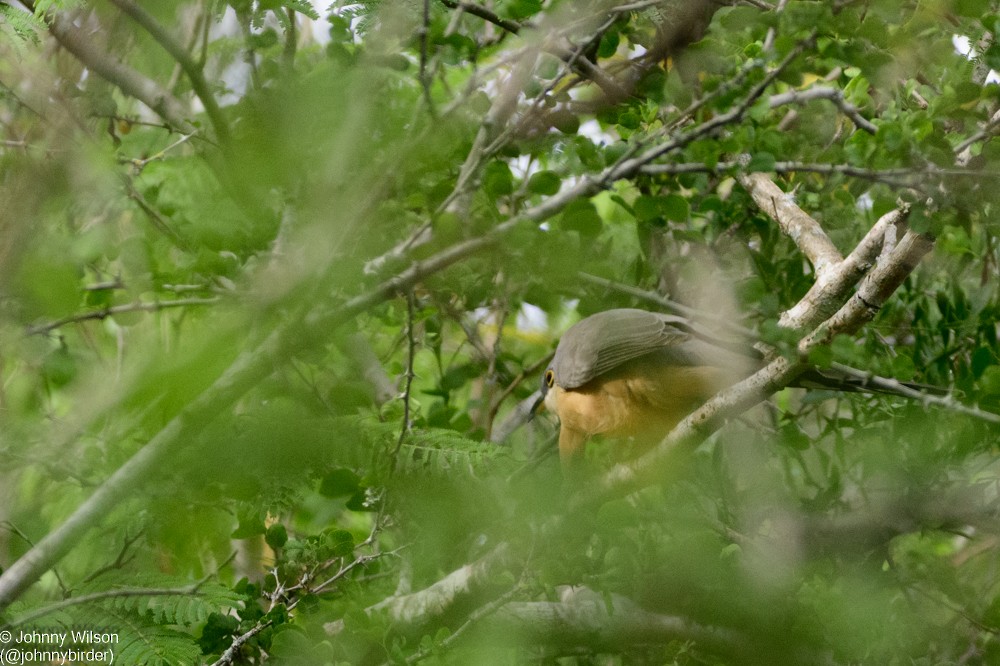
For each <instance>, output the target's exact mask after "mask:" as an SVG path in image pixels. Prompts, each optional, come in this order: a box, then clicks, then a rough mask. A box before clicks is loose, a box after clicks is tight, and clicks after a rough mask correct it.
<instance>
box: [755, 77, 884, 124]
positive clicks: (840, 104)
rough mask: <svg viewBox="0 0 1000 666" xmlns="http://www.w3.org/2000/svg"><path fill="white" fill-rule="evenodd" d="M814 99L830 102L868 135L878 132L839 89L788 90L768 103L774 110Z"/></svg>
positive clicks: (817, 87)
mask: <svg viewBox="0 0 1000 666" xmlns="http://www.w3.org/2000/svg"><path fill="white" fill-rule="evenodd" d="M816 99H827V100H830V101H831V102H833V103H834V104H835V105H836V106H837V108H838V109H840V111H841V112H842V113H843V114H844V115H845V116H847V117H848V118H850V119H851V120H852V121H853V122H854V124H855V125H857V126H858V127H860V128H861V129H863V130H864V131H866V132H868V133H869V134H875V133H876V132H877V131H878V127H876V126H875V125H874V124H872V122H871V121H870V120H868V119H867V118H865V117H864V116H862V115H861V112H860V111H859V110H858V107H856V106H854V105H853V104H851V103H850V102H848V101H847V100H846V99H844V93H843V91H842V90H840V89H839V88H827V87H825V86H816V87H815V88H808V89H806V90H790V91H788V92H784V93H780V94H778V95H772V96H771V99H770V100H769V103H770V105H771V108H772V109H774V108H777V107H779V106H785V105H786V104H805V103H807V102H811V101H813V100H816Z"/></svg>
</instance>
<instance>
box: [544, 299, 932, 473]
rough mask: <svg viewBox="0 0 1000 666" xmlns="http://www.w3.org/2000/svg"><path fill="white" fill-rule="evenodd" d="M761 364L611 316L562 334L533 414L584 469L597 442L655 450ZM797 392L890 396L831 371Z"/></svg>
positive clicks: (631, 312) (727, 346)
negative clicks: (542, 416) (553, 429)
mask: <svg viewBox="0 0 1000 666" xmlns="http://www.w3.org/2000/svg"><path fill="white" fill-rule="evenodd" d="M762 359H763V354H761V352H759V351H758V350H757V349H755V348H754V347H752V346H751V345H750V344H749V343H747V342H746V341H737V342H733V341H732V340H725V339H722V338H719V337H718V336H714V335H713V334H711V333H709V332H707V331H706V330H705V328H704V327H700V326H697V325H695V324H694V323H692V322H691V321H690V320H688V319H685V318H683V317H678V316H674V315H668V314H662V313H657V312H649V311H647V310H640V309H636V308H619V309H613V310H606V311H604V312H598V313H596V314H593V315H590V316H589V317H586V318H584V319H582V320H580V321H579V322H577V323H576V324H574V325H573V326H571V327H570V328H569V329H568V330H567V331H566V332H565V333H564V334H563V336H562V338H561V339H560V340H559V344H558V346H557V347H556V351H555V355H554V356H553V357H552V361H551V363H549V365H548V367H547V368H546V369H545V372H544V374H543V375H542V378H541V386H540V397H539V398H538V399H537V400H536V401H535V403H534V405H533V406H532V414H534V413H535V412H537V411H538V410H540V409H541V408H542V406H543V405H544V408H545V409H546V410H548V411H550V412H552V413H554V414H555V415H556V416H557V417H558V418H559V457H560V460H561V461H562V464H563V467H564V469H578V468H579V463H580V461H581V460H582V459H583V455H584V450H585V445H586V443H587V441H588V440H589V439H590V438H591V437H592V436H594V435H601V436H605V437H610V438H614V439H623V438H628V439H631V440H633V441H636V442H638V443H639V444H640V445H641V444H646V445H650V444H652V443H655V442H656V441H659V440H660V439H661V438H662V437H663V436H664V435H666V433H668V432H669V431H670V430H671V429H673V427H674V426H675V425H677V423H679V422H680V421H681V419H683V418H684V417H685V416H687V415H688V414H689V413H691V412H692V411H694V410H695V409H696V408H697V407H698V406H700V405H701V404H702V403H704V402H705V401H707V400H708V399H709V398H710V397H712V396H713V395H715V394H716V393H718V392H719V391H720V390H722V389H724V388H726V387H727V386H730V385H731V384H733V383H735V382H736V381H738V380H739V379H741V378H742V377H745V376H747V375H749V374H750V372H751V371H752V370H753V369H755V368H756V367H758V366H759V365H760V363H761V362H762ZM796 384H797V385H799V386H803V387H808V388H826V389H834V390H846V391H873V392H886V391H880V390H879V389H876V388H872V387H869V386H865V385H864V382H862V381H859V380H857V379H851V378H848V377H841V376H838V375H836V373H831V372H829V371H825V370H824V371H819V370H814V371H808V372H807V373H806V374H805V375H803V376H802V377H800V378H799V380H797V382H796ZM904 384H905V385H906V386H908V387H912V388H917V389H920V390H924V389H931V390H932V391H933V390H934V389H935V388H936V387H929V386H927V385H923V384H912V383H904Z"/></svg>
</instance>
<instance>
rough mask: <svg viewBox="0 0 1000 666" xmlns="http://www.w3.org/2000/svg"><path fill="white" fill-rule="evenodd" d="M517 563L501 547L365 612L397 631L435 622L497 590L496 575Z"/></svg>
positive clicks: (339, 623) (336, 627)
mask: <svg viewBox="0 0 1000 666" xmlns="http://www.w3.org/2000/svg"><path fill="white" fill-rule="evenodd" d="M518 560H519V558H518V557H517V556H516V555H515V553H514V552H513V548H512V547H511V546H510V544H507V543H501V544H500V545H499V546H497V547H496V548H494V549H493V550H491V551H490V552H489V553H487V554H486V555H484V556H483V557H481V558H480V559H478V560H476V561H475V562H473V563H471V564H466V565H464V566H462V567H461V568H459V569H456V570H455V571H453V572H451V573H450V574H448V575H447V576H445V577H444V578H442V579H441V580H439V581H437V582H436V583H434V584H433V585H431V586H429V587H427V588H424V589H423V590H420V591H419V592H413V593H411V594H404V595H400V596H394V597H388V598H386V599H383V600H382V601H380V602H378V603H377V604H374V605H373V606H369V607H368V608H366V609H365V613H367V614H368V615H371V614H373V613H385V614H386V615H388V617H389V619H390V620H391V621H392V623H393V625H396V626H397V628H401V627H415V626H420V625H423V624H424V623H429V622H433V621H434V620H435V619H437V618H438V617H440V616H441V615H443V614H444V613H446V612H447V611H448V610H449V609H451V608H452V607H454V605H455V604H456V603H458V602H459V601H460V600H465V599H470V598H474V597H478V596H481V595H483V594H486V593H488V592H489V591H490V590H491V589H493V588H495V587H497V585H498V582H499V580H498V579H497V577H496V576H495V574H496V572H497V571H499V570H502V569H506V568H508V567H510V566H512V565H513V564H515V563H516V562H518ZM323 628H324V629H325V630H326V633H327V634H330V635H336V634H339V633H341V632H342V631H343V630H344V621H343V620H335V621H334V622H328V623H327V624H325V625H323Z"/></svg>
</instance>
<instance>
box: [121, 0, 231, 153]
mask: <svg viewBox="0 0 1000 666" xmlns="http://www.w3.org/2000/svg"><path fill="white" fill-rule="evenodd" d="M108 1H109V2H110V3H111V4H113V5H114V6H115V7H118V9H120V10H121V11H122V12H124V13H125V14H126V15H128V16H129V17H130V18H131V19H132V20H134V21H135V22H136V23H138V24H139V25H141V26H142V27H143V28H144V29H145V30H146V32H148V33H149V34H150V36H152V38H153V39H155V40H156V42H157V43H158V44H159V45H160V46H162V47H163V48H164V49H165V50H166V51H167V53H169V54H170V55H171V56H172V57H173V59H174V60H176V61H177V64H179V65H180V66H181V69H183V70H184V73H185V74H187V76H188V79H190V80H191V88H192V89H193V90H194V93H195V95H197V96H198V99H200V100H201V103H202V104H203V105H204V107H205V113H206V114H208V119H209V120H210V121H211V123H212V127H213V129H215V135H216V136H217V137H218V138H219V143H221V144H222V146H223V147H228V146H229V144H230V143H231V137H230V134H229V123H228V121H227V120H226V118H225V116H223V115H222V111H221V110H220V109H219V104H218V102H217V101H216V100H215V96H214V95H213V94H212V91H211V90H209V88H208V82H207V81H205V75H204V73H203V72H202V69H201V67H200V66H199V65H198V63H196V62H195V61H194V60H193V59H192V58H191V56H190V55H188V52H187V51H186V50H185V49H184V47H183V46H181V44H180V42H178V41H177V40H176V39H174V38H173V36H172V35H171V34H170V33H169V32H167V30H166V29H165V28H164V27H163V26H162V25H160V23H159V22H158V21H157V20H156V19H155V18H153V16H152V15H151V14H150V13H149V12H147V11H146V10H145V9H143V8H142V7H140V6H138V5H137V4H135V3H134V2H132V0H108Z"/></svg>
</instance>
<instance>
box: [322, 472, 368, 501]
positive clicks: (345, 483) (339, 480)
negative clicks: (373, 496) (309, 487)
mask: <svg viewBox="0 0 1000 666" xmlns="http://www.w3.org/2000/svg"><path fill="white" fill-rule="evenodd" d="M360 484H361V477H359V476H358V475H357V474H355V473H354V471H353V470H350V469H347V468H346V467H338V468H337V469H335V470H333V471H332V472H330V473H329V474H327V475H326V476H324V477H323V480H322V481H320V484H319V494H320V495H322V496H323V497H344V496H346V495H353V494H354V493H356V492H358V489H359V488H360Z"/></svg>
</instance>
